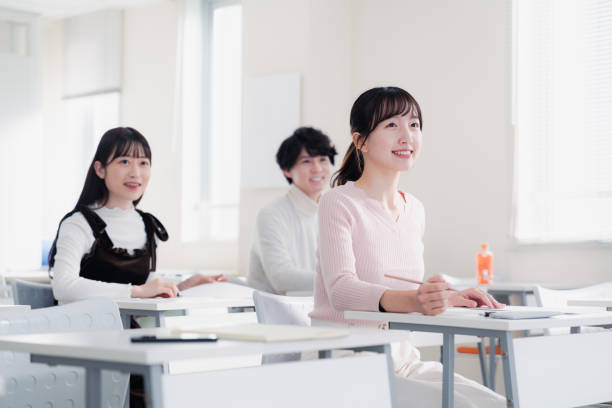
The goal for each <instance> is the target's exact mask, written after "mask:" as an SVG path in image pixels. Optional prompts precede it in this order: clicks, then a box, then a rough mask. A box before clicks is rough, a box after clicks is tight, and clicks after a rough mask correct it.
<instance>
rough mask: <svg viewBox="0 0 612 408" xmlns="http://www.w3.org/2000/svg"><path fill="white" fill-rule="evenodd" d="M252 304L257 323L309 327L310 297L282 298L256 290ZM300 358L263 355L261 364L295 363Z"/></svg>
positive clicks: (312, 301) (295, 356)
mask: <svg viewBox="0 0 612 408" xmlns="http://www.w3.org/2000/svg"><path fill="white" fill-rule="evenodd" d="M253 303H254V304H255V313H256V314H257V321H258V322H259V323H266V324H294V325H297V326H310V317H308V313H310V312H311V311H312V309H313V307H314V298H313V297H312V296H282V295H274V294H272V293H266V292H260V291H258V290H256V291H254V292H253ZM300 358H301V355H300V353H287V354H272V355H264V356H263V358H262V363H263V364H271V363H278V362H282V361H296V360H300Z"/></svg>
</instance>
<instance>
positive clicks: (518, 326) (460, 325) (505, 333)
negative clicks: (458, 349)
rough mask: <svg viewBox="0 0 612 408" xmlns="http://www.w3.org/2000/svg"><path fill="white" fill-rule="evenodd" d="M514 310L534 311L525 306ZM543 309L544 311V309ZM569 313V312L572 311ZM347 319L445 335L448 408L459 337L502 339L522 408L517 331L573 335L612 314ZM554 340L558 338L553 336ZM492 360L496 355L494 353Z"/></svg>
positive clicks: (459, 313) (507, 377)
mask: <svg viewBox="0 0 612 408" xmlns="http://www.w3.org/2000/svg"><path fill="white" fill-rule="evenodd" d="M511 308H512V309H517V310H519V309H532V308H525V307H521V306H514V307H511ZM539 310H542V309H541V308H540V309H539ZM568 310H569V309H568ZM344 317H345V318H346V319H356V320H374V321H387V322H389V327H390V328H391V329H403V330H411V331H423V332H436V333H442V334H443V337H444V345H443V353H442V364H443V366H444V367H443V375H442V379H443V386H442V403H443V405H442V406H443V407H444V408H450V407H453V406H454V398H453V395H454V377H453V373H454V359H455V335H458V334H466V335H473V336H479V337H491V338H495V337H497V338H499V340H500V344H501V351H502V360H503V367H504V385H505V389H506V398H507V406H508V407H514V408H516V407H518V404H519V403H518V401H519V400H518V392H517V379H516V371H515V358H516V357H515V355H514V343H513V340H512V333H513V332H516V331H524V330H533V329H546V328H554V327H571V328H572V332H573V333H575V332H577V331H579V327H580V326H599V325H609V324H611V323H612V313H610V312H599V313H589V314H580V313H578V314H566V315H561V316H554V317H549V318H544V319H522V320H502V319H492V318H487V317H484V316H482V313H481V312H478V311H471V310H457V309H451V310H447V311H446V312H444V313H442V314H440V315H438V316H425V315H422V314H420V313H382V312H360V311H346V312H344ZM553 337H554V336H553ZM490 356H492V359H493V358H494V356H495V354H494V353H490Z"/></svg>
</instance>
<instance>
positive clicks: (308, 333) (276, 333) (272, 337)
mask: <svg viewBox="0 0 612 408" xmlns="http://www.w3.org/2000/svg"><path fill="white" fill-rule="evenodd" d="M173 332H174V333H176V334H183V333H198V334H216V335H217V337H218V338H220V339H228V340H243V341H263V342H272V341H297V340H318V339H329V338H334V337H344V336H347V335H348V334H349V331H348V330H344V329H336V328H329V327H308V326H292V325H281V324H258V323H248V324H239V325H234V326H222V327H201V328H197V327H189V328H175V329H174V330H173Z"/></svg>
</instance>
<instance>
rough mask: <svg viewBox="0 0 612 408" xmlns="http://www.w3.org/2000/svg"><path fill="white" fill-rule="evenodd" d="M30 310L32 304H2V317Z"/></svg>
mask: <svg viewBox="0 0 612 408" xmlns="http://www.w3.org/2000/svg"><path fill="white" fill-rule="evenodd" d="M29 310H30V305H0V318H3V317H13V316H15V315H21V314H23V313H25V312H27V311H29Z"/></svg>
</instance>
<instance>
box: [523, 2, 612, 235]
mask: <svg viewBox="0 0 612 408" xmlns="http://www.w3.org/2000/svg"><path fill="white" fill-rule="evenodd" d="M514 19H515V22H514V27H515V35H514V38H515V50H514V56H515V61H514V63H515V64H514V69H515V81H516V82H515V92H516V98H515V103H516V105H515V112H516V124H515V125H516V146H515V147H516V149H515V154H516V157H515V169H516V171H515V175H516V185H515V224H514V235H515V238H517V239H518V240H519V241H522V242H579V241H610V240H612V0H515V3H514Z"/></svg>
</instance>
